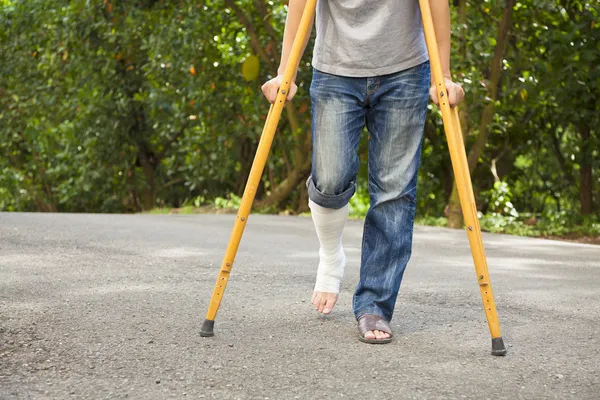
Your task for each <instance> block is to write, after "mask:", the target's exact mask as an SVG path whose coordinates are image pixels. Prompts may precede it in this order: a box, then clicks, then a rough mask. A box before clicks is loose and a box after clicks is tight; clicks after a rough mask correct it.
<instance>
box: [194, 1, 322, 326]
mask: <svg viewBox="0 0 600 400" xmlns="http://www.w3.org/2000/svg"><path fill="white" fill-rule="evenodd" d="M316 4H317V0H307V2H306V6H305V8H304V12H303V13H302V19H301V20H300V25H299V26H298V31H297V33H296V37H295V39H294V44H293V45H292V49H291V51H290V56H289V59H288V62H287V65H286V67H285V73H284V74H283V82H282V84H281V86H280V87H279V92H278V93H277V98H276V99H275V103H274V104H272V105H271V108H270V109H269V114H268V115H267V120H266V121H265V126H264V128H263V131H262V135H261V137H260V142H259V144H258V149H257V150H256V156H255V157H254V161H253V163H252V169H251V170H250V176H249V177H248V182H247V183H246V189H245V190H244V195H243V196H242V203H241V204H240V208H239V210H238V214H237V217H236V220H235V224H234V225H233V232H232V233H231V237H230V238H229V244H228V245H227V250H226V251H225V257H224V258H223V262H222V263H221V270H220V271H219V276H218V277H217V283H216V285H215V289H214V291H213V294H212V297H211V299H210V304H209V307H208V312H207V313H206V319H205V320H204V323H203V324H202V328H201V329H200V335H201V336H205V337H208V336H214V334H215V333H214V325H215V317H216V316H217V311H218V310H219V305H220V304H221V299H222V298H223V293H224V292H225V287H226V286H227V281H228V280H229V274H230V273H231V267H232V266H233V260H234V259H235V255H236V253H237V249H238V246H239V244H240V240H241V239H242V234H243V233H244V227H245V226H246V222H248V215H249V214H250V210H251V209H252V203H253V202H254V196H256V189H257V188H258V184H259V183H260V177H261V176H262V173H263V170H264V168H265V164H266V162H267V156H268V155H269V150H270V149H271V144H272V143H273V137H274V136H275V131H276V130H277V125H278V124H279V118H280V117H281V112H282V110H283V106H284V105H285V100H286V98H287V95H288V91H289V90H290V84H291V82H292V77H293V76H294V74H295V73H296V69H297V68H298V62H299V61H300V55H301V53H302V48H303V47H304V41H305V39H306V37H307V35H309V34H310V32H309V28H310V26H311V21H312V19H313V16H314V13H315V7H316Z"/></svg>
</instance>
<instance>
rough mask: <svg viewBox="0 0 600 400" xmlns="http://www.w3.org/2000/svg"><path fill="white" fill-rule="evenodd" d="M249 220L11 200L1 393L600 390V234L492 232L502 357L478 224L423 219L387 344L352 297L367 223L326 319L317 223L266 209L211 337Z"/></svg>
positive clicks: (1, 290) (2, 272)
mask: <svg viewBox="0 0 600 400" xmlns="http://www.w3.org/2000/svg"><path fill="white" fill-rule="evenodd" d="M234 218H235V216H234V215H188V216H186V215H73V214H69V215H66V214H60V215H58V214H0V398H2V399H27V398H32V399H46V398H48V399H66V398H77V399H87V398H89V399H96V398H98V399H101V398H125V397H128V398H135V399H162V398H181V397H184V396H185V397H187V398H194V399H197V398H219V399H221V398H222V399H237V398H240V399H266V398H269V399H294V398H298V399H312V398H332V399H338V398H361V399H364V398H375V397H378V398H391V399H464V398H466V399H546V398H547V399H598V398H600V376H599V373H600V354H599V353H600V352H599V350H598V348H599V345H600V341H599V335H598V333H599V330H600V324H599V321H600V318H599V317H600V247H598V246H596V247H594V246H590V245H581V244H572V243H563V242H555V241H546V240H538V239H525V238H517V237H509V236H503V235H488V234H486V235H484V242H485V246H486V251H487V254H488V262H489V266H490V272H491V278H492V283H493V288H494V291H495V294H496V302H497V306H498V313H499V316H500V321H501V326H502V330H503V336H504V338H505V342H506V344H507V345H508V350H509V353H508V355H507V356H506V357H493V356H491V355H490V354H489V353H490V348H491V345H490V337H489V332H488V328H487V323H486V321H485V317H484V313H483V309H482V305H481V300H480V296H479V290H478V287H477V284H476V278H475V273H474V270H473V266H472V261H471V255H470V252H469V248H468V243H467V239H466V234H465V233H464V232H463V231H453V230H447V229H438V228H429V227H417V228H415V239H414V251H413V258H412V260H411V262H410V264H409V266H408V269H407V272H406V275H405V279H404V282H403V284H402V289H401V294H400V296H399V298H398V304H397V308H396V314H395V316H394V319H393V321H392V326H393V328H394V330H395V336H396V340H395V341H394V342H393V343H392V344H390V345H384V346H372V345H366V344H363V343H360V342H359V341H358V340H357V330H356V326H355V321H354V320H353V316H352V311H351V294H352V290H353V288H354V286H355V285H356V282H357V279H358V266H359V257H360V244H361V233H362V232H361V229H362V222H361V221H350V222H349V224H348V226H347V229H346V232H345V237H344V240H345V246H346V249H347V256H348V260H349V265H348V267H347V274H346V277H345V278H344V282H343V292H342V294H341V297H340V301H339V303H338V305H337V308H336V310H335V311H334V314H333V316H331V317H328V318H323V317H320V316H318V315H316V313H315V312H314V310H313V309H312V308H311V306H310V303H309V301H310V295H311V290H312V285H313V283H314V281H313V280H314V273H315V271H316V263H317V255H318V253H317V241H316V238H315V235H314V233H313V228H312V222H311V221H310V219H308V218H302V217H277V216H264V215H252V216H251V217H250V219H249V222H248V227H247V228H246V232H245V234H244V238H243V240H242V243H241V245H240V250H239V252H238V256H237V259H236V262H235V265H234V269H233V272H232V275H231V280H230V283H229V286H228V288H227V292H226V295H225V298H224V300H223V303H222V306H221V309H220V311H219V314H218V316H217V320H216V329H215V331H216V334H217V336H215V337H214V338H202V337H200V335H199V328H200V324H201V323H202V321H203V319H204V314H205V312H206V307H207V304H208V300H209V298H210V294H211V293H212V289H213V286H214V282H215V278H216V275H217V272H218V267H219V264H220V261H221V258H222V256H223V253H224V249H225V246H226V244H227V240H228V238H229V234H230V231H231V227H232V224H233V220H234Z"/></svg>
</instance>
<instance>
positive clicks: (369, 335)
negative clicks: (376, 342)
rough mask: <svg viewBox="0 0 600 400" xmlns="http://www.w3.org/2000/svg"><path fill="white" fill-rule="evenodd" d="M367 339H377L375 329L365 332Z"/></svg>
mask: <svg viewBox="0 0 600 400" xmlns="http://www.w3.org/2000/svg"><path fill="white" fill-rule="evenodd" d="M365 339H376V337H375V333H374V332H373V331H368V332H366V333H365Z"/></svg>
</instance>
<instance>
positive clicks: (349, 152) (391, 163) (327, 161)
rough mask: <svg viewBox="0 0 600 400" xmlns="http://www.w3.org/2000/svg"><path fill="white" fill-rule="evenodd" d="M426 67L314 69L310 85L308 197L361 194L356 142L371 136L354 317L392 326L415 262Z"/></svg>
mask: <svg viewBox="0 0 600 400" xmlns="http://www.w3.org/2000/svg"><path fill="white" fill-rule="evenodd" d="M429 85H430V70H429V62H425V63H423V64H420V65H418V66H416V67H413V68H410V69H408V70H405V71H401V72H398V73H394V74H390V75H384V76H376V77H371V78H350V77H342V76H336V75H330V74H326V73H323V72H320V71H317V70H315V71H314V72H313V79H312V83H311V86H310V96H311V101H312V135H313V158H312V172H311V176H310V178H309V179H308V182H307V185H308V195H309V198H310V199H311V200H312V201H314V202H315V203H317V204H318V205H320V206H322V207H326V208H334V209H339V208H341V207H343V206H345V205H346V204H347V203H348V201H349V200H350V198H351V197H352V195H353V194H354V192H355V190H356V175H357V173H358V169H359V159H358V155H357V153H358V144H359V140H360V134H361V132H362V131H363V128H364V127H365V126H366V127H367V130H368V131H369V134H370V136H369V161H368V162H369V196H370V200H371V206H370V208H369V211H368V212H367V216H366V219H365V225H364V232H363V244H362V256H361V266H360V281H359V283H358V287H357V288H356V292H355V294H354V301H353V307H354V315H355V317H356V318H357V319H358V318H359V317H360V316H362V315H363V314H378V315H380V316H382V317H384V318H385V319H387V320H388V321H390V320H391V318H392V314H393V312H394V306H395V303H396V297H397V295H398V290H399V289H400V282H401V281H402V276H403V274H404V270H405V268H406V264H407V263H408V260H409V259H410V255H411V250H412V235H413V224H414V218H415V206H416V189H417V172H418V168H419V160H420V155H421V141H422V138H423V127H424V124H425V113H426V110H427V103H428V98H429Z"/></svg>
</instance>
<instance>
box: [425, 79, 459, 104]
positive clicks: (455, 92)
mask: <svg viewBox="0 0 600 400" xmlns="http://www.w3.org/2000/svg"><path fill="white" fill-rule="evenodd" d="M444 82H445V83H446V90H447V92H448V102H449V103H450V107H452V108H454V107H456V106H457V105H458V104H459V103H460V102H461V101H463V99H464V98H465V91H464V90H463V88H462V87H461V86H460V85H459V84H457V83H454V82H452V79H450V78H447V77H444ZM437 92H438V91H437V89H436V87H435V83H432V84H431V87H430V88H429V96H430V97H431V100H433V102H434V103H435V105H437V106H439V105H440V102H439V100H438V93H437Z"/></svg>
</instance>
